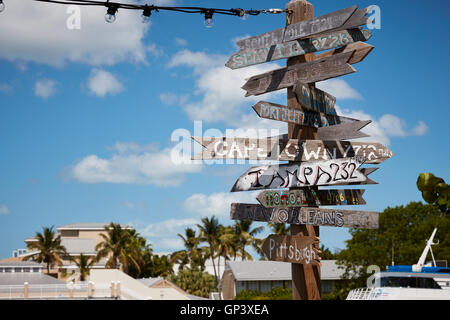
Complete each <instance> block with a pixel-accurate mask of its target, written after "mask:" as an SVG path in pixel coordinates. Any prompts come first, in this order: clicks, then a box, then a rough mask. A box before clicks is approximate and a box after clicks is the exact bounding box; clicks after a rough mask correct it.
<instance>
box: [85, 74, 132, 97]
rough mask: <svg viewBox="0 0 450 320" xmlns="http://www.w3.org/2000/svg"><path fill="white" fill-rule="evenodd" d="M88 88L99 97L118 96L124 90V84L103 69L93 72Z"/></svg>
mask: <svg viewBox="0 0 450 320" xmlns="http://www.w3.org/2000/svg"><path fill="white" fill-rule="evenodd" d="M88 88H89V90H90V91H91V92H92V93H94V94H95V95H96V96H98V97H104V96H106V95H107V94H110V95H116V94H118V93H120V92H122V91H123V90H124V88H123V85H122V83H120V81H119V80H117V78H116V77H115V76H114V75H113V74H112V73H110V72H108V71H105V70H101V69H93V70H92V71H91V75H90V76H89V79H88Z"/></svg>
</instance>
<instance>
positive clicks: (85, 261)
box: [71, 253, 96, 281]
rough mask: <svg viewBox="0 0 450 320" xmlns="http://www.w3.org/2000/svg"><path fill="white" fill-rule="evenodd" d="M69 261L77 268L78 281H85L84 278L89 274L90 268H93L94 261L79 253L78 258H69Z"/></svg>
mask: <svg viewBox="0 0 450 320" xmlns="http://www.w3.org/2000/svg"><path fill="white" fill-rule="evenodd" d="M71 260H72V261H73V262H74V263H75V265H76V266H77V267H78V270H80V280H81V281H86V278H87V276H88V275H89V273H90V272H91V268H92V267H93V266H94V264H95V262H96V259H95V258H89V257H88V256H85V255H84V254H82V253H80V255H79V256H78V258H71Z"/></svg>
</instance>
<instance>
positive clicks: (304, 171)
mask: <svg viewBox="0 0 450 320" xmlns="http://www.w3.org/2000/svg"><path fill="white" fill-rule="evenodd" d="M363 162H364V159H359V158H344V159H333V160H328V161H313V162H302V163H294V164H280V165H271V166H258V167H252V168H250V169H248V170H247V171H246V172H245V173H244V174H243V175H242V176H240V177H239V178H238V180H237V181H236V183H235V184H234V186H233V188H232V189H231V192H236V191H251V190H263V189H282V188H289V187H310V186H325V185H345V184H373V183H375V182H374V181H372V180H371V179H369V178H368V177H367V175H368V174H370V173H372V172H373V171H374V170H371V169H372V168H366V169H359V167H360V166H361V165H362V164H363ZM375 169H376V168H375ZM365 173H366V174H365Z"/></svg>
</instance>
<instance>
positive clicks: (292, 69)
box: [242, 42, 373, 97]
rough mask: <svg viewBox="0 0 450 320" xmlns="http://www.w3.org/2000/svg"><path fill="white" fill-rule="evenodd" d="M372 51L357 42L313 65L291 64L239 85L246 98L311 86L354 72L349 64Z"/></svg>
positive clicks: (364, 44) (320, 59)
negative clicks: (310, 84)
mask: <svg viewBox="0 0 450 320" xmlns="http://www.w3.org/2000/svg"><path fill="white" fill-rule="evenodd" d="M372 49H373V46H371V45H369V44H367V43H364V42H356V43H352V44H349V45H347V46H345V47H344V49H342V50H336V51H333V54H330V53H328V52H325V54H324V55H323V56H322V57H320V58H319V56H317V59H315V60H314V61H312V62H307V63H301V64H296V65H292V66H289V67H286V68H280V69H276V70H273V71H269V72H266V73H262V74H259V75H256V76H253V77H251V78H250V79H248V80H247V82H246V83H245V84H244V86H242V89H244V90H246V91H247V93H246V95H245V96H246V97H248V96H251V95H260V94H263V93H267V92H271V91H276V90H280V89H284V88H288V87H292V86H294V85H295V84H296V83H297V82H298V81H300V82H304V83H311V82H317V81H323V80H327V79H331V78H336V77H339V76H342V75H346V74H349V73H353V72H356V70H355V68H353V66H351V64H355V63H358V62H361V61H362V60H363V59H364V58H365V57H366V56H367V55H368V54H369V53H370V52H371V51H372Z"/></svg>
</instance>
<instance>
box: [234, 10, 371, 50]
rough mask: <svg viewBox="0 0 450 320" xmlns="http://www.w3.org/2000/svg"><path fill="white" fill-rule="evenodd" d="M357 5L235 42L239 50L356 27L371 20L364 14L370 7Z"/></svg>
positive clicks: (268, 45)
mask: <svg viewBox="0 0 450 320" xmlns="http://www.w3.org/2000/svg"><path fill="white" fill-rule="evenodd" d="M357 9H358V7H357V6H352V7H349V8H346V9H342V10H339V11H335V12H332V13H329V14H326V15H323V16H320V17H317V18H314V19H311V20H306V21H302V22H299V23H294V24H291V25H289V26H286V27H285V28H280V29H277V30H273V31H269V32H266V33H263V34H260V35H258V36H254V37H250V38H247V39H243V40H240V41H238V42H237V45H238V46H239V47H240V48H241V50H248V49H258V48H263V47H270V46H273V45H277V44H280V43H283V42H288V41H292V40H296V39H301V38H306V37H310V36H312V35H315V34H320V33H324V32H328V31H331V30H333V31H338V30H346V29H352V28H356V27H358V26H362V25H365V24H368V23H370V22H371V20H370V19H368V18H367V17H366V16H365V15H366V14H367V13H369V12H370V11H371V7H368V8H364V9H361V10H357Z"/></svg>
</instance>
